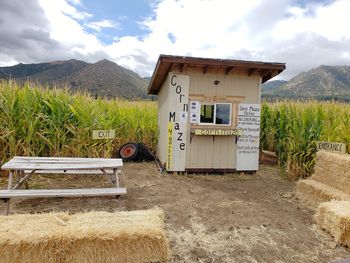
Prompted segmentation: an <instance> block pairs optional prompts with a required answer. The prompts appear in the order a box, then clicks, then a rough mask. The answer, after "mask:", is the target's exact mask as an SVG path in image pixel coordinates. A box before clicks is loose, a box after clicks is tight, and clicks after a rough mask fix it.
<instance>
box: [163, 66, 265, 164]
mask: <svg viewBox="0 0 350 263" xmlns="http://www.w3.org/2000/svg"><path fill="white" fill-rule="evenodd" d="M173 73H177V74H182V75H189V76H190V91H189V93H190V96H191V95H192V94H196V95H198V94H204V95H205V96H220V97H222V96H244V99H243V100H242V103H260V92H261V91H260V88H261V77H260V76H259V75H252V76H247V73H246V72H245V71H241V72H230V73H229V74H227V75H226V74H225V72H224V70H223V69H222V70H210V69H209V70H208V71H207V72H206V74H204V73H203V70H202V69H195V68H187V69H185V70H184V71H183V72H179V71H177V70H176V69H175V70H173ZM215 80H219V81H220V83H219V84H218V85H214V81H215ZM168 93H169V78H167V79H166V80H165V81H164V83H163V86H162V88H161V90H160V92H159V94H158V106H159V113H158V115H159V119H158V123H159V141H158V158H159V159H160V160H161V161H162V162H165V160H166V149H167V122H168V119H167V118H168V116H167V113H168V109H167V103H168V100H170V99H172V98H169V97H168V96H167V95H168ZM190 126H191V125H188V127H189V129H188V134H187V151H186V169H193V168H198V169H200V168H208V169H210V168H216V169H234V168H236V167H235V154H236V148H235V136H196V135H194V136H192V140H191V136H190ZM213 137H214V139H213ZM190 140H191V141H190Z"/></svg>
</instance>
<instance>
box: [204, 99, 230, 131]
mask: <svg viewBox="0 0 350 263" xmlns="http://www.w3.org/2000/svg"><path fill="white" fill-rule="evenodd" d="M217 104H225V105H230V118H229V120H230V121H229V123H228V124H220V123H219V124H217V123H215V122H216V105H217ZM202 105H214V116H213V123H209V122H201V120H200V119H201V114H200V115H199V123H198V125H210V126H231V125H232V103H231V102H209V101H207V102H204V101H203V102H200V106H201V107H202ZM200 110H201V109H200Z"/></svg>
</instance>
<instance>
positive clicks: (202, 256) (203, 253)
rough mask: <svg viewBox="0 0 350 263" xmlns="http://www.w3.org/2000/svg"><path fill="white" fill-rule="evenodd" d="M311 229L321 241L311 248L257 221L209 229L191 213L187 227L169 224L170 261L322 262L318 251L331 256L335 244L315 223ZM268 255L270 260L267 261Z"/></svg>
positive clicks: (225, 262)
mask: <svg viewBox="0 0 350 263" xmlns="http://www.w3.org/2000/svg"><path fill="white" fill-rule="evenodd" d="M312 231H314V232H315V234H316V236H317V238H318V239H319V241H320V243H319V244H317V245H316V244H314V246H313V248H312V249H310V248H309V247H308V244H307V243H303V242H300V243H298V244H295V243H294V242H292V240H290V236H288V234H287V233H286V232H285V231H283V230H282V229H278V228H275V227H270V226H264V225H260V226H252V227H245V228H239V227H238V228H237V227H232V229H229V230H225V231H222V230H221V231H217V230H216V229H211V228H210V229H208V228H207V227H206V226H205V225H204V224H203V223H202V222H201V218H199V217H197V216H193V217H192V219H191V227H190V229H188V228H171V227H170V229H169V238H170V240H171V244H172V250H173V254H174V255H173V258H172V260H171V261H170V262H174V263H175V262H176V263H185V262H186V263H187V262H200V263H209V262H222V263H235V262H236V263H240V262H247V263H258V262H259V263H260V262H266V263H267V262H276V263H285V262H293V263H305V262H315V263H316V262H317V263H319V262H323V261H320V260H319V258H320V254H322V255H321V257H330V258H332V255H333V254H334V246H335V244H334V243H333V242H332V241H331V240H330V238H329V237H328V235H327V234H326V233H324V232H323V231H321V230H319V229H317V227H315V226H312ZM276 237H278V238H276ZM289 240H290V241H291V242H288V241H289ZM319 251H322V253H320V252H319ZM233 255H234V256H233ZM271 255H273V257H272V258H273V261H270V260H271V259H272V258H271ZM333 258H334V256H333Z"/></svg>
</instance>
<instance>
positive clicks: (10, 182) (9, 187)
mask: <svg viewBox="0 0 350 263" xmlns="http://www.w3.org/2000/svg"><path fill="white" fill-rule="evenodd" d="M12 182H13V172H12V171H10V172H9V182H8V186H7V189H8V190H11V189H12Z"/></svg>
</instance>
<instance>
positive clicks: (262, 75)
mask: <svg viewBox="0 0 350 263" xmlns="http://www.w3.org/2000/svg"><path fill="white" fill-rule="evenodd" d="M273 71H274V69H266V70H263V71H262V72H261V77H265V76H267V75H269V74H271V73H272V72H273Z"/></svg>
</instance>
